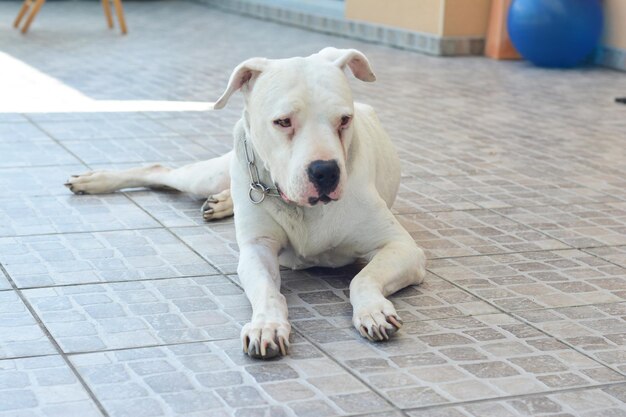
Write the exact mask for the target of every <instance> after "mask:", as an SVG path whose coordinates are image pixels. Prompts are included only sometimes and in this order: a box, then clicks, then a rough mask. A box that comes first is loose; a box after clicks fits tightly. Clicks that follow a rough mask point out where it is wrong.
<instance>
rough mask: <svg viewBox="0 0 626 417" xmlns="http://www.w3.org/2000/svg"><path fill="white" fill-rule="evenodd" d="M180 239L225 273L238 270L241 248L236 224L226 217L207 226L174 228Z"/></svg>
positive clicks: (173, 230)
mask: <svg viewBox="0 0 626 417" xmlns="http://www.w3.org/2000/svg"><path fill="white" fill-rule="evenodd" d="M171 230H172V232H174V233H175V234H176V235H177V236H178V237H179V238H180V239H182V240H183V241H184V242H185V243H187V244H188V245H189V246H190V247H191V248H192V249H194V250H195V251H196V252H198V253H199V254H200V255H201V256H202V257H204V258H205V259H207V260H208V261H209V262H210V263H211V265H213V266H215V267H217V268H218V269H219V270H220V271H221V272H223V273H225V274H234V273H236V272H237V263H238V260H239V249H238V247H237V242H236V239H235V225H234V223H232V220H230V219H225V220H219V221H216V222H211V223H209V224H207V225H205V226H197V227H177V228H172V229H171Z"/></svg>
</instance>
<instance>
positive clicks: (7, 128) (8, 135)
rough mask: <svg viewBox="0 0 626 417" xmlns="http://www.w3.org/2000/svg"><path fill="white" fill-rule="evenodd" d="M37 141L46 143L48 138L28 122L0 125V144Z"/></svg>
mask: <svg viewBox="0 0 626 417" xmlns="http://www.w3.org/2000/svg"><path fill="white" fill-rule="evenodd" d="M37 140H41V141H44V142H47V141H49V140H50V137H49V136H48V135H46V134H45V133H44V132H43V131H42V130H41V129H39V128H37V126H35V125H34V124H32V123H30V122H24V123H16V122H13V123H0V144H7V143H17V142H22V141H37Z"/></svg>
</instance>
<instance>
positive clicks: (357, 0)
mask: <svg viewBox="0 0 626 417" xmlns="http://www.w3.org/2000/svg"><path fill="white" fill-rule="evenodd" d="M465 1H468V0H465ZM472 1H474V0H472ZM443 3H444V0H346V18H348V19H351V20H365V21H368V22H374V23H380V24H383V25H387V26H393V27H399V28H404V29H409V30H413V31H416V32H425V33H432V34H436V35H441V34H442V19H441V14H442V11H443Z"/></svg>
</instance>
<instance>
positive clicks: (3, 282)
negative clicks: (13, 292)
mask: <svg viewBox="0 0 626 417" xmlns="http://www.w3.org/2000/svg"><path fill="white" fill-rule="evenodd" d="M11 288H12V287H11V284H10V283H9V280H8V279H7V277H6V276H5V275H4V272H2V271H0V291H4V290H10V289H11Z"/></svg>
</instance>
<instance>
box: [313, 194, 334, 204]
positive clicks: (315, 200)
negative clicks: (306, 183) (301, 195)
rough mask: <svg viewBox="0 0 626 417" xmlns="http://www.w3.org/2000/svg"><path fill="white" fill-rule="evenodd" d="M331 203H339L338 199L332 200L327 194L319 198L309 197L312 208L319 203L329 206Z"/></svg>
mask: <svg viewBox="0 0 626 417" xmlns="http://www.w3.org/2000/svg"><path fill="white" fill-rule="evenodd" d="M331 201H337V199H333V198H330V197H329V196H328V195H327V194H323V195H321V196H319V197H309V204H310V205H312V206H314V205H316V204H317V203H319V202H322V203H324V204H328V203H330V202H331Z"/></svg>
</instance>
